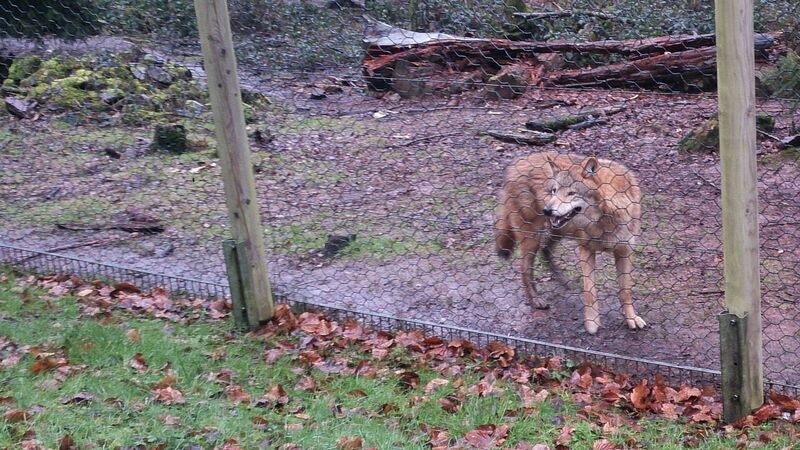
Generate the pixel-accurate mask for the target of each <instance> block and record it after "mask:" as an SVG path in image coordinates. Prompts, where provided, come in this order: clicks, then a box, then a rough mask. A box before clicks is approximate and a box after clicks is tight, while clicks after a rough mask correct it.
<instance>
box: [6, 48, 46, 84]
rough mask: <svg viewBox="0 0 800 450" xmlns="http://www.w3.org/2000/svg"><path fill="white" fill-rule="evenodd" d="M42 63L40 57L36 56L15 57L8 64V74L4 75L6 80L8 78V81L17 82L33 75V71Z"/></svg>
mask: <svg viewBox="0 0 800 450" xmlns="http://www.w3.org/2000/svg"><path fill="white" fill-rule="evenodd" d="M41 65H42V59H41V58H39V57H38V56H33V55H32V56H23V57H21V58H16V59H14V61H13V62H12V63H11V65H10V66H8V74H7V76H6V81H8V80H10V83H13V84H18V83H19V82H20V81H22V80H24V79H25V78H28V77H29V76H31V75H33V73H34V72H36V71H37V70H39V67H40V66H41Z"/></svg>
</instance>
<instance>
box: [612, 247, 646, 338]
mask: <svg viewBox="0 0 800 450" xmlns="http://www.w3.org/2000/svg"><path fill="white" fill-rule="evenodd" d="M632 256H633V249H632V248H631V247H630V246H629V245H620V246H618V247H617V248H615V249H614V263H615V265H616V266H617V283H619V302H620V304H621V305H622V314H624V315H625V322H627V323H628V328H630V329H632V330H635V329H637V328H644V327H646V326H647V323H645V321H644V319H642V318H641V317H639V316H637V315H636V311H635V310H634V309H633V276H632V273H633V258H632Z"/></svg>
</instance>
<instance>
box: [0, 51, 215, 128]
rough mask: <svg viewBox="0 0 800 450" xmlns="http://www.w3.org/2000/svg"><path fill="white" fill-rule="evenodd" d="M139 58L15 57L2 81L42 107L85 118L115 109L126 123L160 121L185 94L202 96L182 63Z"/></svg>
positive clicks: (204, 97)
mask: <svg viewBox="0 0 800 450" xmlns="http://www.w3.org/2000/svg"><path fill="white" fill-rule="evenodd" d="M143 59H144V58H143V57H142V55H134V54H127V53H126V54H120V55H115V56H103V55H101V56H95V57H84V58H68V57H54V58H50V59H46V60H42V59H39V58H38V57H30V58H20V59H18V60H17V61H15V64H14V67H12V68H11V70H10V72H12V71H13V76H9V78H8V79H7V81H6V84H7V85H9V86H12V87H13V90H12V91H8V92H12V93H14V94H16V95H17V97H18V98H20V99H24V100H29V101H36V102H38V103H39V104H41V105H42V108H43V111H45V112H51V113H64V112H79V113H81V114H84V115H86V116H87V117H90V118H91V117H93V116H98V117H101V116H102V117H108V113H110V112H119V113H121V114H119V116H121V117H122V120H123V121H124V122H126V123H129V124H143V123H147V122H151V121H164V120H167V118H168V117H169V116H170V115H171V114H173V113H175V111H177V110H179V109H180V108H183V107H184V105H185V104H186V101H187V100H192V101H196V102H198V103H201V104H204V103H205V102H206V101H207V95H206V92H205V91H204V90H202V89H200V88H199V87H198V86H197V83H196V82H195V81H194V80H192V76H191V72H190V71H189V70H188V69H187V68H185V67H182V66H180V65H179V64H176V63H173V62H166V63H162V62H154V61H148V62H142V61H143ZM142 72H143V73H142Z"/></svg>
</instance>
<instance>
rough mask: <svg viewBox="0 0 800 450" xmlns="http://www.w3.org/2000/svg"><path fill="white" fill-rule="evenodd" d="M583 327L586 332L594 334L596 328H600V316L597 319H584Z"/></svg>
mask: <svg viewBox="0 0 800 450" xmlns="http://www.w3.org/2000/svg"><path fill="white" fill-rule="evenodd" d="M583 327H584V328H586V332H587V333H589V334H591V335H595V334H597V330H599V329H600V318H599V317H598V318H597V319H584V321H583Z"/></svg>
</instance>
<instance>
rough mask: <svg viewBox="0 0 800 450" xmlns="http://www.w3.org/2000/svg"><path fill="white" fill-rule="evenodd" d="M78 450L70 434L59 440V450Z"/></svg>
mask: <svg viewBox="0 0 800 450" xmlns="http://www.w3.org/2000/svg"><path fill="white" fill-rule="evenodd" d="M77 448H78V447H77V446H76V445H75V440H74V439H72V436H70V435H68V434H65V435H64V436H62V437H61V439H59V440H58V450H75V449H77Z"/></svg>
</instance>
